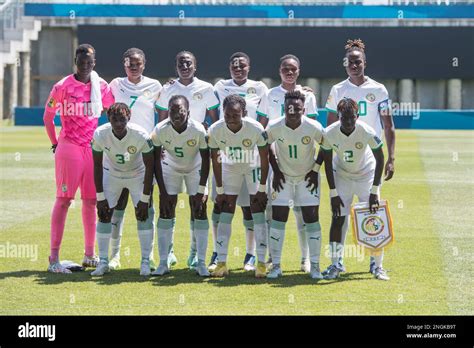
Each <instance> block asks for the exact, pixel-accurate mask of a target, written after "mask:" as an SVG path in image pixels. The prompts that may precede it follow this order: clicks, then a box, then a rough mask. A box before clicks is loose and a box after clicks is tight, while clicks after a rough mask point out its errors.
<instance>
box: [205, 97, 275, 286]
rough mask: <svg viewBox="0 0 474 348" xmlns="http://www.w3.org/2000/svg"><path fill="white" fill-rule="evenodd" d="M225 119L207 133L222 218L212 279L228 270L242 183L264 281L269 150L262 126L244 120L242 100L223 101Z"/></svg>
mask: <svg viewBox="0 0 474 348" xmlns="http://www.w3.org/2000/svg"><path fill="white" fill-rule="evenodd" d="M223 106H224V119H221V120H219V121H217V122H216V123H215V124H213V125H212V126H211V128H210V129H209V148H210V149H211V158H212V167H213V171H214V175H215V178H216V191H217V197H216V204H217V205H218V206H219V208H220V211H221V214H220V217H219V224H218V226H217V244H218V248H217V253H218V254H217V258H218V260H219V262H218V263H217V267H216V268H215V270H214V272H213V273H212V276H214V277H224V276H225V275H227V274H228V273H229V271H228V269H227V263H226V262H227V253H228V249H229V241H230V236H231V231H232V218H233V216H234V212H235V204H236V202H237V196H238V194H239V192H240V190H241V188H242V183H243V182H245V184H246V185H247V189H248V192H249V193H250V209H251V212H252V217H253V221H254V229H255V238H256V241H257V248H256V249H257V259H258V264H257V268H256V270H255V276H256V277H257V278H260V277H264V276H265V274H266V268H265V253H266V243H267V242H266V239H267V238H266V235H267V230H266V227H267V225H266V223H265V214H264V212H265V206H266V203H267V194H266V182H267V175H268V149H267V141H266V134H265V131H264V129H263V126H262V125H261V124H260V123H258V122H257V121H255V120H253V119H251V118H250V117H245V115H246V113H247V112H246V110H245V99H244V98H242V97H241V96H238V95H236V94H231V95H229V96H227V97H226V98H225V99H224V102H223ZM255 147H258V152H259V155H260V162H261V163H260V165H261V169H262V172H261V177H260V181H259V183H256V182H255V181H254V180H253V178H252V169H251V168H252V167H251V165H250V163H251V162H252V161H254V160H255V159H253V158H252V157H253V156H254V150H255Z"/></svg>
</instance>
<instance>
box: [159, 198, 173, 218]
mask: <svg viewBox="0 0 474 348" xmlns="http://www.w3.org/2000/svg"><path fill="white" fill-rule="evenodd" d="M172 206H173V199H172V197H171V196H170V195H168V194H164V193H161V194H160V210H162V211H163V213H164V214H165V215H166V216H170V215H171V208H172Z"/></svg>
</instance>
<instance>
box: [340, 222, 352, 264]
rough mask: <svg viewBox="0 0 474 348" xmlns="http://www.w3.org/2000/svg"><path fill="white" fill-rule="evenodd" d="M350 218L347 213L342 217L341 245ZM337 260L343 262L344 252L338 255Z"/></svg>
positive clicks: (344, 241)
mask: <svg viewBox="0 0 474 348" xmlns="http://www.w3.org/2000/svg"><path fill="white" fill-rule="evenodd" d="M350 218H351V216H350V215H347V216H345V217H344V224H343V225H342V229H341V244H342V245H343V246H344V244H345V243H346V235H347V230H348V229H349V220H350ZM338 262H339V263H340V264H343V263H344V254H341V255H340V256H339V260H338Z"/></svg>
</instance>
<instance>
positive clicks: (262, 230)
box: [252, 213, 268, 262]
mask: <svg viewBox="0 0 474 348" xmlns="http://www.w3.org/2000/svg"><path fill="white" fill-rule="evenodd" d="M252 217H253V226H254V227H253V228H254V231H255V241H256V244H257V245H256V249H257V261H258V262H265V254H266V253H267V245H268V240H267V236H268V231H267V222H266V221H265V214H264V213H253V214H252Z"/></svg>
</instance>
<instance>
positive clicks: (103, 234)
mask: <svg viewBox="0 0 474 348" xmlns="http://www.w3.org/2000/svg"><path fill="white" fill-rule="evenodd" d="M107 116H108V118H109V122H110V123H106V124H104V125H102V126H100V127H99V128H97V130H96V131H95V132H94V139H93V142H92V150H93V152H94V180H95V186H96V190H97V214H98V216H99V222H98V223H97V242H98V244H99V257H100V262H99V265H98V266H97V268H96V270H95V271H93V272H92V273H91V275H93V276H102V275H104V274H105V273H107V272H109V246H110V239H111V237H112V223H111V220H112V215H113V211H114V208H115V206H116V205H117V202H118V199H119V197H120V195H121V194H122V191H123V189H124V188H126V189H127V190H128V191H129V192H130V195H131V196H132V201H133V205H134V206H135V215H136V218H137V229H138V238H139V239H140V246H141V252H142V258H141V265H140V275H143V276H148V275H150V273H151V270H150V253H151V248H152V247H153V221H152V217H151V216H150V215H149V214H148V211H149V205H150V194H151V187H152V183H153V160H154V153H153V143H152V142H151V139H150V138H149V135H148V133H147V132H146V131H145V129H143V128H142V127H140V126H138V125H136V124H134V123H129V120H130V116H131V112H130V109H129V107H128V106H127V105H126V104H124V103H115V104H114V105H112V106H111V107H110V109H109V110H108V111H107ZM104 153H105V158H107V160H106V161H104Z"/></svg>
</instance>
